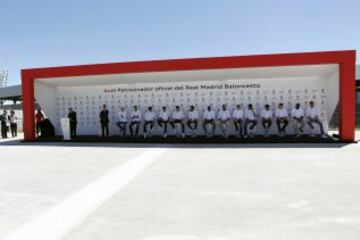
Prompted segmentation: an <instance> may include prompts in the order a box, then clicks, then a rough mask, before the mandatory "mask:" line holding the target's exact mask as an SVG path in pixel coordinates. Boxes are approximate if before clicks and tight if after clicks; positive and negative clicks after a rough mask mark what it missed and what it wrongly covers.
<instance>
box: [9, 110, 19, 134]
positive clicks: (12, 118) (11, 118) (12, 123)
mask: <svg viewBox="0 0 360 240" xmlns="http://www.w3.org/2000/svg"><path fill="white" fill-rule="evenodd" d="M9 121H10V129H11V135H12V137H17V116H16V115H15V111H14V110H11V111H10V116H9Z"/></svg>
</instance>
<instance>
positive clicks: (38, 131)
mask: <svg viewBox="0 0 360 240" xmlns="http://www.w3.org/2000/svg"><path fill="white" fill-rule="evenodd" d="M35 121H36V122H35V125H36V136H37V137H39V136H40V134H41V127H42V124H43V121H44V114H42V111H41V108H38V110H37V112H36V115H35Z"/></svg>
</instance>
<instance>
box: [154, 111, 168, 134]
mask: <svg viewBox="0 0 360 240" xmlns="http://www.w3.org/2000/svg"><path fill="white" fill-rule="evenodd" d="M157 122H158V124H159V126H160V127H161V128H162V129H163V137H164V138H166V137H167V127H168V122H169V113H168V111H167V109H166V107H165V106H163V107H162V108H161V111H160V113H159V118H158V121H157Z"/></svg>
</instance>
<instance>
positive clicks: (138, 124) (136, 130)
mask: <svg viewBox="0 0 360 240" xmlns="http://www.w3.org/2000/svg"><path fill="white" fill-rule="evenodd" d="M134 126H135V135H134ZM129 127H130V134H131V136H132V137H134V136H137V135H138V134H139V128H140V122H139V121H135V122H131V123H130V126H129Z"/></svg>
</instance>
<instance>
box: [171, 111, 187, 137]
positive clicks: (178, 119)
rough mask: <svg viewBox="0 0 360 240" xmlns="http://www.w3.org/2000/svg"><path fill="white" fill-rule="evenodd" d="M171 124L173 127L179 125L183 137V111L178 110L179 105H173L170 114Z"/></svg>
mask: <svg viewBox="0 0 360 240" xmlns="http://www.w3.org/2000/svg"><path fill="white" fill-rule="evenodd" d="M170 124H171V126H172V127H173V128H174V129H175V128H176V125H178V124H180V126H181V136H182V137H183V138H184V137H185V124H184V113H183V112H182V111H181V110H180V106H176V107H175V112H173V114H172V121H171V122H170Z"/></svg>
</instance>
